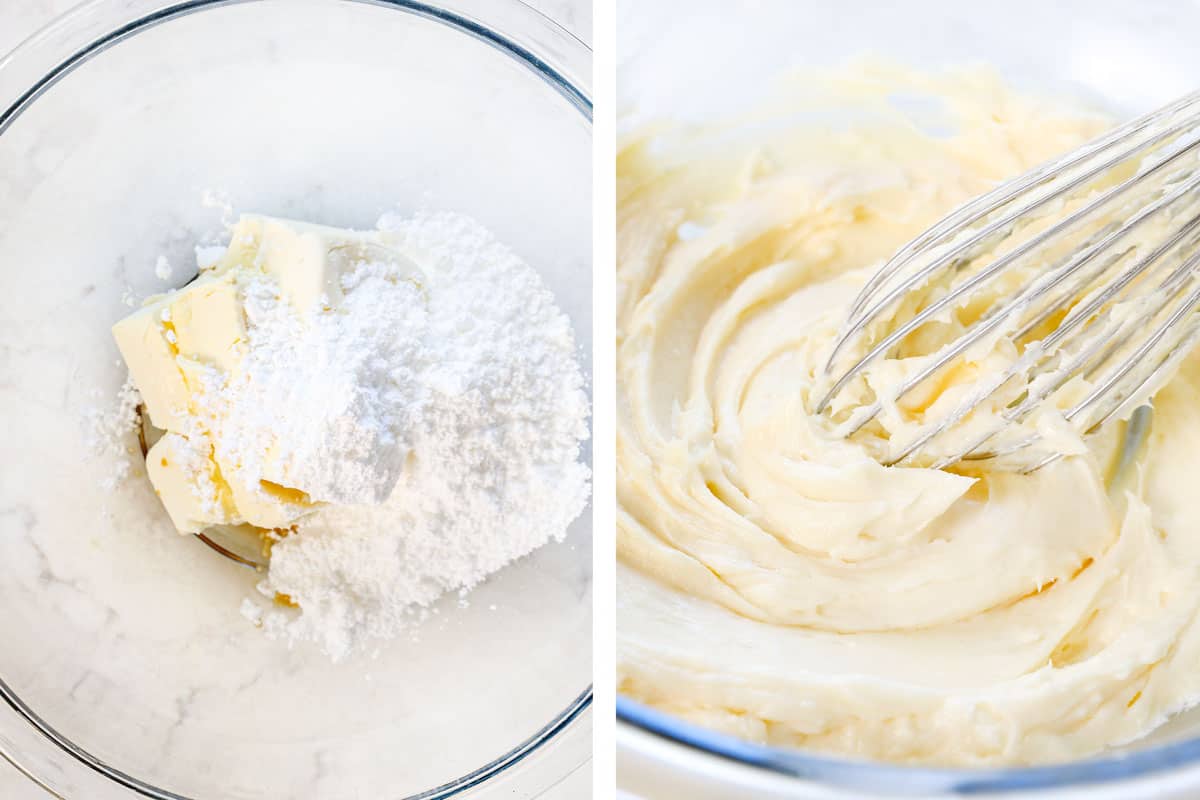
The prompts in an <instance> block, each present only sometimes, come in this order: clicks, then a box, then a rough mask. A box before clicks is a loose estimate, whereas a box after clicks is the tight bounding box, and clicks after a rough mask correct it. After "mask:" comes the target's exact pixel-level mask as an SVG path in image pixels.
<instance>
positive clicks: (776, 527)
mask: <svg viewBox="0 0 1200 800" xmlns="http://www.w3.org/2000/svg"><path fill="white" fill-rule="evenodd" d="M799 86H800V84H797V85H796V86H792V87H791V88H790V89H788V90H787V91H785V92H783V94H782V96H781V97H779V98H774V99H773V100H772V101H771V102H770V103H769V104H768V105H767V106H766V107H765V108H764V109H760V110H758V111H756V112H754V113H752V114H749V115H747V116H745V117H740V118H738V119H737V120H735V121H732V122H729V123H714V124H711V125H707V126H705V127H703V128H696V127H689V128H683V127H679V126H671V125H657V126H654V127H652V128H650V129H649V132H647V131H646V130H643V131H642V132H641V133H639V134H638V135H636V136H631V137H629V138H628V139H627V141H626V142H625V143H624V145H623V146H622V148H621V151H620V153H619V159H618V245H617V248H618V274H617V283H618V293H617V328H618V340H617V371H618V409H617V468H618V477H617V488H618V501H619V508H618V550H619V557H620V561H621V564H622V566H621V567H620V568H619V580H618V596H619V609H618V681H619V689H620V691H622V692H623V693H625V694H626V695H628V696H631V697H633V698H635V699H638V700H641V701H643V702H646V703H649V704H651V705H653V706H656V707H658V708H661V709H664V710H667V711H670V712H673V713H676V714H678V715H681V716H683V717H685V718H687V719H689V720H692V721H695V722H699V723H701V724H704V725H707V726H710V727H714V728H717V729H720V730H723V731H727V732H730V733H733V734H736V735H738V736H742V737H745V738H748V739H752V740H754V741H759V742H766V743H771V744H777V745H795V746H801V747H806V748H814V749H818V750H821V751H830V752H837V753H843V754H851V755H857V756H864V757H870V758H879V759H887V760H894V761H905V762H921V763H937V764H991V763H994V764H1003V763H1029V762H1048V761H1057V760H1062V759H1066V758H1072V757H1077V756H1080V755H1084V754H1088V753H1093V752H1096V751H1098V750H1100V749H1102V748H1104V747H1106V746H1110V745H1113V744H1119V743H1123V742H1126V741H1129V740H1131V739H1134V738H1136V737H1138V736H1141V735H1143V734H1144V733H1146V732H1147V731H1149V730H1151V729H1153V728H1154V727H1156V726H1157V725H1159V724H1160V723H1161V722H1162V721H1163V720H1164V719H1165V718H1166V717H1167V716H1168V715H1169V714H1171V713H1173V712H1175V711H1178V710H1180V709H1182V708H1184V707H1186V706H1189V705H1191V704H1192V703H1193V702H1194V701H1195V700H1196V699H1197V698H1198V697H1200V671H1197V670H1195V669H1194V665H1195V664H1196V663H1200V661H1198V659H1200V633H1198V628H1197V625H1196V612H1197V603H1198V601H1200V589H1197V588H1196V587H1197V586H1198V585H1200V584H1198V582H1197V579H1198V578H1200V574H1198V573H1200V523H1198V521H1197V515H1196V512H1195V511H1194V508H1195V504H1194V503H1192V502H1191V501H1190V498H1189V496H1188V492H1189V490H1190V483H1191V480H1190V479H1189V477H1188V476H1189V474H1190V470H1189V464H1190V459H1191V458H1193V457H1194V454H1195V453H1196V452H1197V451H1198V450H1200V411H1198V410H1197V408H1196V403H1195V397H1196V384H1197V383H1198V382H1200V358H1197V357H1195V356H1193V357H1190V358H1189V359H1188V360H1187V361H1185V363H1184V364H1183V366H1182V367H1181V368H1180V371H1179V372H1178V373H1177V374H1176V375H1175V376H1174V377H1173V378H1172V379H1171V380H1170V381H1169V382H1168V383H1167V385H1166V386H1165V387H1164V388H1162V389H1161V390H1160V391H1159V392H1158V393H1157V395H1156V396H1155V397H1154V402H1153V405H1154V417H1153V429H1152V433H1151V436H1150V441H1149V444H1148V446H1147V447H1146V450H1145V452H1144V454H1143V455H1142V456H1141V458H1140V460H1139V461H1138V463H1137V464H1136V466H1135V471H1134V472H1133V473H1132V477H1131V479H1130V480H1128V481H1124V482H1122V483H1121V486H1120V491H1115V490H1114V491H1112V492H1110V491H1109V489H1108V487H1107V486H1106V481H1107V480H1108V478H1109V477H1110V472H1111V469H1112V465H1113V462H1114V455H1115V453H1116V452H1117V450H1118V445H1119V442H1120V439H1121V436H1122V435H1123V430H1124V426H1123V423H1120V422H1117V423H1114V424H1112V425H1109V426H1107V427H1106V428H1105V429H1104V431H1103V432H1102V433H1101V434H1100V435H1097V436H1094V437H1091V438H1089V439H1087V440H1086V442H1084V441H1081V440H1078V438H1077V437H1074V436H1073V435H1070V434H1069V433H1063V432H1062V431H1055V433H1056V434H1061V436H1062V441H1061V442H1059V444H1060V445H1061V446H1062V447H1063V448H1065V449H1069V450H1071V452H1073V453H1074V455H1072V456H1071V457H1070V458H1067V459H1065V460H1063V461H1060V462H1058V463H1055V464H1053V465H1051V466H1049V467H1047V468H1045V469H1043V470H1040V471H1039V472H1037V473H1035V474H1033V475H1030V476H1023V475H1018V474H1015V473H1013V472H1011V471H1002V470H999V469H997V470H992V471H989V470H986V469H984V470H981V471H978V472H976V473H973V474H962V473H955V472H950V471H942V470H932V469H925V468H889V467H883V466H880V464H879V463H878V461H877V460H876V457H875V456H876V455H877V453H876V454H874V455H873V453H872V452H871V448H870V447H865V446H864V445H863V444H862V443H861V442H859V441H846V440H843V439H840V438H838V437H836V436H834V435H832V434H831V432H830V429H829V425H827V424H826V423H825V422H824V421H823V420H821V419H817V418H814V416H813V415H811V414H810V411H809V409H810V407H811V397H810V395H811V393H812V392H813V391H814V386H815V385H817V384H818V383H819V380H820V379H819V377H818V376H819V372H820V369H821V367H822V366H823V365H824V358H825V357H826V356H827V354H828V350H829V347H830V344H831V340H832V338H833V337H834V336H835V335H836V333H837V331H838V329H839V326H840V325H841V322H842V319H843V318H844V316H845V313H846V310H847V306H848V304H849V303H850V302H851V301H852V300H853V298H854V296H855V294H856V293H857V291H858V290H859V289H860V288H861V286H862V285H863V283H864V282H865V281H866V280H867V279H868V278H869V277H870V275H871V274H872V271H873V270H874V269H875V268H876V267H877V266H878V265H879V264H880V263H881V261H882V260H884V259H885V258H886V257H887V256H889V255H890V254H891V253H892V252H893V251H894V250H895V249H896V248H897V247H899V246H900V245H901V244H903V243H904V242H905V241H907V240H908V239H909V238H911V237H912V236H914V235H916V234H917V233H919V232H920V231H921V230H922V229H924V228H925V227H926V226H928V225H929V224H931V223H932V222H934V221H935V220H936V219H937V218H938V217H939V216H941V215H942V214H944V213H946V212H947V211H949V210H951V209H952V208H953V207H954V206H956V205H958V204H960V203H962V202H964V201H966V200H967V199H969V198H971V197H972V196H974V195H976V194H979V193H980V192H982V191H985V190H986V189H988V188H990V187H991V186H993V185H995V183H996V182H997V181H999V180H1003V179H1005V178H1008V177H1011V176H1012V175H1015V174H1017V173H1019V172H1020V171H1022V170H1024V169H1026V168H1028V167H1030V166H1032V165H1034V164H1036V163H1039V162H1041V161H1043V160H1045V159H1046V158H1049V157H1050V156H1053V155H1056V154H1058V153H1060V152H1063V151H1065V150H1068V149H1070V148H1071V147H1074V146H1076V145H1078V144H1081V143H1082V142H1084V141H1086V140H1088V139H1089V138H1092V137H1093V136H1095V135H1096V134H1097V133H1098V132H1100V131H1102V130H1103V129H1104V128H1105V127H1106V126H1107V122H1106V121H1105V120H1104V119H1103V118H1101V117H1100V116H1098V115H1094V114H1088V113H1083V112H1080V111H1075V110H1064V109H1063V108H1061V107H1059V106H1056V105H1054V104H1051V103H1049V102H1046V101H1040V100H1035V99H1029V98H1025V97H1023V96H1020V95H1017V94H1015V93H1013V92H1011V91H1009V90H1008V89H1006V88H1005V87H1003V86H1002V85H1001V84H1000V83H999V82H998V81H996V80H995V79H994V78H992V77H990V76H989V75H987V74H984V73H969V74H968V73H963V74H959V75H953V76H942V77H937V78H934V77H929V76H921V75H909V74H900V73H899V72H897V71H894V70H884V69H881V68H878V67H869V66H868V67H861V68H858V69H855V70H853V71H850V72H846V73H843V74H841V75H838V76H834V77H829V76H825V78H823V79H822V80H821V81H814V80H813V79H812V78H811V77H810V78H807V79H806V80H805V82H804V83H803V88H798V87H799ZM801 96H802V97H801ZM912 97H924V98H929V100H928V101H927V103H926V105H928V106H929V111H928V112H927V113H926V115H925V116H926V118H925V119H923V120H922V123H921V124H919V125H916V124H913V123H912V122H911V121H909V120H911V118H912V115H911V109H909V112H910V113H907V114H906V113H902V110H901V108H899V107H898V105H903V103H902V102H901V101H903V100H904V99H905V98H912ZM798 109H803V110H804V113H803V114H799V113H797V110H798ZM846 109H853V113H847V111H846ZM993 344H994V346H993V347H990V349H986V348H985V349H986V352H982V353H978V354H976V357H975V358H973V360H971V361H970V363H969V364H967V365H966V366H965V367H964V368H969V369H970V370H974V372H973V373H972V374H979V373H982V372H986V371H987V370H989V369H993V368H995V365H994V364H993V362H992V361H989V359H995V358H1001V360H1003V357H1004V354H1005V352H1006V350H1005V343H1004V342H1003V341H997V342H994V343H993ZM997 354H999V355H997ZM893 369H899V367H893ZM962 377H963V374H962V373H959V378H962ZM892 378H893V379H897V378H898V373H897V375H893V376H892ZM880 380H882V379H880ZM951 383H953V382H951ZM944 388H945V387H944Z"/></svg>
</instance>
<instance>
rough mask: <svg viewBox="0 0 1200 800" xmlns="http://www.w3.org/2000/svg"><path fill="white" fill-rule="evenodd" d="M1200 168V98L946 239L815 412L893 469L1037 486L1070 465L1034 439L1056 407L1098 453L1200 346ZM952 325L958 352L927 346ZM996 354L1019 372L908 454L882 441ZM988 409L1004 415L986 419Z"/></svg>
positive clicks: (985, 379)
mask: <svg viewBox="0 0 1200 800" xmlns="http://www.w3.org/2000/svg"><path fill="white" fill-rule="evenodd" d="M1198 151H1200V92H1197V93H1195V94H1192V95H1189V96H1187V97H1184V98H1182V99H1180V100H1178V101H1176V102H1174V103H1172V104H1170V105H1168V106H1166V107H1164V108H1161V109H1159V110H1158V111H1154V112H1152V113H1150V114H1148V115H1146V116H1144V117H1141V118H1139V119H1136V120H1134V121H1132V122H1129V123H1127V124H1125V125H1123V126H1120V127H1118V128H1116V129H1114V130H1112V131H1110V132H1109V133H1107V134H1105V135H1104V136H1101V137H1100V138H1098V139H1096V140H1094V141H1092V142H1089V143H1088V144H1086V145H1084V146H1082V147H1080V148H1078V149H1077V150H1074V151H1072V152H1070V153H1068V154H1066V155H1064V156H1061V157H1059V158H1057V159H1054V160H1052V161H1049V162H1047V163H1045V164H1043V165H1041V166H1038V167H1035V168H1034V169H1032V170H1030V171H1029V172H1027V173H1025V174H1024V175H1021V176H1019V177H1017V178H1015V179H1013V180H1011V181H1009V182H1007V183H1004V184H1002V185H1000V186H998V187H997V188H995V189H994V190H992V191H990V192H988V193H987V194H984V195H982V196H980V197H978V198H976V199H974V200H972V201H971V202H969V203H967V204H966V205H964V206H962V207H960V208H959V209H957V210H956V211H954V212H952V213H951V214H949V215H948V216H946V217H945V218H943V219H942V220H940V221H939V222H937V223H936V224H934V225H933V226H932V227H930V228H929V229H928V230H926V231H925V232H924V233H922V234H920V235H919V236H917V237H916V238H915V239H913V240H912V241H911V242H909V243H908V244H906V245H904V246H903V247H902V248H900V250H899V251H898V252H897V253H896V254H895V255H894V256H893V257H892V258H891V259H889V260H888V261H887V262H886V263H885V264H884V265H883V266H882V267H881V268H880V269H879V270H878V271H877V272H876V273H875V274H874V276H873V277H871V279H870V280H869V281H868V282H867V283H866V285H865V286H864V287H863V289H862V291H861V292H860V293H859V295H858V296H857V298H856V299H855V300H854V302H853V303H852V305H851V307H850V310H849V312H848V314H847V317H846V319H845V321H844V323H843V325H842V328H841V330H840V333H839V336H838V337H837V339H836V340H835V343H834V345H833V347H832V351H831V353H830V355H829V358H828V362H827V363H826V365H825V367H824V372H823V374H822V375H821V376H820V381H819V382H818V384H817V391H814V393H813V396H814V397H819V398H820V399H819V400H818V401H817V402H816V404H815V406H814V407H813V409H812V410H813V411H814V412H815V413H817V414H821V415H825V417H827V418H828V419H829V420H830V422H831V424H832V425H833V427H834V430H835V431H836V432H837V433H838V434H839V435H841V436H843V437H859V438H870V439H872V440H879V439H885V440H886V441H885V444H884V445H883V446H882V453H881V454H880V455H879V459H880V461H881V463H884V464H885V465H921V466H933V467H935V468H942V467H947V466H951V465H954V464H958V463H959V462H964V461H980V460H992V461H993V465H994V466H998V467H1001V468H1009V469H1014V470H1017V471H1020V472H1026V473H1027V472H1032V471H1034V470H1037V469H1040V468H1041V467H1043V466H1045V465H1047V464H1049V463H1051V462H1053V461H1056V460H1058V459H1059V458H1062V457H1063V455H1064V452H1063V451H1062V448H1061V447H1059V446H1057V445H1056V444H1055V440H1054V437H1053V436H1047V435H1046V432H1045V431H1044V430H1042V429H1040V428H1039V426H1037V425H1035V424H1033V421H1034V420H1036V419H1037V417H1038V412H1039V410H1041V409H1045V408H1047V407H1048V405H1050V404H1054V408H1055V410H1056V411H1057V412H1058V413H1061V417H1062V419H1064V420H1065V421H1066V422H1067V423H1068V425H1069V426H1070V427H1071V428H1072V429H1073V430H1074V431H1075V432H1076V433H1078V434H1080V435H1082V436H1087V435H1090V434H1093V433H1095V432H1096V431H1098V430H1099V429H1100V428H1101V426H1103V425H1104V424H1105V423H1106V422H1108V421H1109V420H1112V419H1119V418H1122V417H1123V416H1124V415H1125V413H1126V412H1127V411H1129V410H1131V409H1133V408H1136V407H1137V406H1139V405H1142V404H1144V403H1145V402H1146V399H1147V398H1148V396H1149V394H1151V393H1152V392H1153V391H1154V390H1155V389H1156V388H1157V386H1158V385H1159V383H1160V380H1161V378H1163V377H1165V376H1167V375H1169V374H1170V373H1171V370H1172V369H1173V368H1174V366H1176V365H1177V363H1178V362H1179V361H1180V360H1181V359H1182V358H1183V357H1184V356H1185V355H1187V353H1188V352H1190V350H1191V349H1192V347H1193V345H1194V344H1195V343H1196V340H1197V338H1198V336H1200V314H1197V311H1196V310H1197V308H1198V307H1200V192H1198V190H1200V161H1198ZM1025 275H1029V276H1030V277H1029V278H1028V279H1027V280H1026V281H1025V282H1024V284H1023V285H1021V284H1018V283H1017V281H1018V280H1020V278H1022V277H1024V276H1025ZM993 294H994V295H995V298H994V299H993V298H992V297H991V295H993ZM964 309H970V312H969V313H964ZM956 313H960V314H964V316H965V317H966V319H957V318H955V317H953V315H954V314H956ZM947 320H949V323H947ZM945 324H950V325H951V326H952V329H954V330H956V335H955V336H954V337H952V338H950V339H949V341H947V342H945V343H943V344H939V345H938V346H936V347H934V346H930V345H928V344H924V345H923V344H922V342H927V341H928V339H922V338H921V332H922V330H925V329H927V326H931V325H945ZM998 338H1000V339H1002V338H1007V339H1008V340H1009V341H1011V342H1012V343H1013V344H1014V345H1015V349H1014V350H1013V352H1014V353H1015V356H1014V357H1013V358H1012V359H1011V361H1009V362H1008V363H1007V365H1006V366H1002V367H1001V368H998V369H996V370H994V371H991V372H988V371H983V372H982V373H981V376H980V377H978V378H976V379H975V380H973V381H971V382H969V383H968V385H966V386H964V387H961V388H962V390H963V391H961V392H960V394H961V396H957V395H956V396H955V397H954V398H953V403H952V404H951V407H950V408H949V409H948V410H947V408H945V404H937V411H936V414H934V413H927V414H926V415H925V416H923V415H922V412H921V411H920V410H918V411H916V412H915V419H916V424H915V425H914V426H912V428H913V430H911V431H907V430H906V433H907V434H908V435H907V436H906V438H905V439H904V440H903V441H895V438H896V437H895V436H890V435H882V434H881V433H880V430H881V428H882V422H881V414H884V413H885V409H886V408H889V407H891V404H894V403H897V402H903V401H905V399H906V398H912V397H914V396H916V395H915V394H914V390H917V389H918V388H919V387H922V386H931V385H934V386H936V385H937V384H936V383H927V382H936V381H938V380H939V378H940V379H941V380H943V381H944V380H945V379H946V377H947V375H948V374H949V370H950V369H952V368H953V365H954V363H955V362H956V360H958V361H959V362H961V360H962V359H963V358H965V357H969V356H970V354H971V353H972V352H974V351H973V348H976V349H977V348H983V347H986V346H987V345H988V343H989V342H994V341H996V340H997V339H998ZM922 348H924V352H923V351H922ZM890 358H918V359H921V360H920V361H917V362H915V364H916V367H915V371H914V372H912V373H911V374H910V375H906V376H905V377H903V378H902V380H899V381H895V382H894V383H895V384H896V385H894V386H886V385H885V384H886V382H885V381H876V382H874V383H873V382H872V381H871V370H872V368H873V367H877V365H878V364H879V362H881V360H886V359H890ZM1073 379H1078V380H1073ZM1068 383H1071V387H1072V389H1071V390H1070V391H1071V393H1070V394H1069V395H1068V396H1067V401H1069V402H1067V401H1064V400H1063V399H1062V397H1063V396H1064V395H1067V394H1068V393H1067V390H1064V389H1063V387H1064V386H1066V385H1067V384H1068ZM876 384H879V385H876ZM1080 387H1082V388H1080ZM985 404H990V408H992V409H998V410H997V413H993V414H991V415H976V416H975V417H972V414H973V412H976V411H977V410H978V409H980V408H981V407H982V406H984V405H985ZM925 411H926V412H933V407H932V406H931V407H930V408H928V409H926V410H925ZM979 419H982V420H983V421H982V423H978V420H979ZM972 420H975V421H976V424H967V423H968V422H972ZM884 434H886V431H884ZM889 436H890V438H889Z"/></svg>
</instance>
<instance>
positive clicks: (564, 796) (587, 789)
mask: <svg viewBox="0 0 1200 800" xmlns="http://www.w3.org/2000/svg"><path fill="white" fill-rule="evenodd" d="M76 2H77V0H0V55H2V54H4V53H7V52H8V51H9V50H10V49H12V47H14V46H15V45H16V44H18V43H19V42H20V41H22V40H23V39H24V38H25V37H26V36H28V35H29V34H31V33H32V32H34V31H35V30H36V29H37V28H39V27H41V26H42V25H44V24H45V23H47V22H49V21H50V20H51V19H53V18H54V17H55V16H57V15H58V14H61V13H63V12H64V11H66V10H68V9H69V8H71V7H72V6H74V5H75V4H76ZM528 2H529V4H530V5H532V6H534V7H535V8H537V9H539V10H540V11H542V12H543V13H545V14H547V15H548V16H550V17H552V18H553V19H555V20H557V21H558V22H560V23H561V24H562V25H564V27H566V28H567V29H568V30H570V31H571V32H572V33H574V34H575V35H576V36H577V37H579V38H580V39H582V40H583V41H584V42H587V43H589V44H590V42H591V38H592V14H591V2H590V0H528ZM591 786H592V770H591V763H590V762H589V763H588V764H585V765H584V766H583V767H581V768H580V769H578V770H577V771H575V772H574V773H572V774H571V775H569V776H568V777H567V778H565V779H564V780H563V781H562V782H560V783H559V784H558V785H557V786H555V787H553V788H552V789H550V790H549V791H548V792H546V793H545V794H544V795H543V797H545V798H549V800H575V799H576V798H583V797H588V796H590V795H591ZM48 796H49V795H47V794H45V793H44V792H43V791H41V790H40V789H39V788H37V787H36V786H34V785H33V784H32V783H30V782H29V781H28V780H27V779H26V778H24V777H23V776H22V775H20V774H19V773H17V772H16V771H15V770H14V769H12V767H10V766H9V765H8V764H6V763H5V762H3V761H2V760H0V798H2V800H45V798H46V797H48ZM70 800H77V799H76V798H70Z"/></svg>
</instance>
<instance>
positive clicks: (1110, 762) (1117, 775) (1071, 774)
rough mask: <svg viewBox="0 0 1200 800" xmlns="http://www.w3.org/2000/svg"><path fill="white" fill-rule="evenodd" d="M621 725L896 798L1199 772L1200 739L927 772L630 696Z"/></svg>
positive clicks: (621, 701) (1097, 784) (623, 701)
mask: <svg viewBox="0 0 1200 800" xmlns="http://www.w3.org/2000/svg"><path fill="white" fill-rule="evenodd" d="M617 719H618V720H619V721H620V722H622V723H624V724H627V725H630V726H632V727H634V728H638V729H640V730H642V731H645V732H647V733H650V734H653V735H654V736H657V737H659V738H661V739H666V740H668V741H671V742H673V743H675V744H678V745H682V746H684V747H685V748H687V749H688V750H690V751H692V752H694V753H698V754H704V755H706V756H716V757H717V758H720V759H723V760H727V761H732V762H736V763H737V764H740V765H744V766H750V767H756V768H758V769H761V770H764V771H766V772H769V773H774V774H777V775H783V776H787V777H790V778H797V779H803V780H805V781H810V782H816V783H818V784H821V785H825V786H829V787H839V788H843V789H850V790H856V791H870V792H872V793H875V794H876V795H878V794H884V795H889V796H895V797H913V796H918V797H930V796H934V795H967V796H986V795H989V794H999V793H1004V792H1016V791H1023V792H1035V791H1042V790H1050V789H1065V788H1075V789H1078V788H1083V787H1092V788H1094V789H1096V790H1099V789H1100V788H1102V787H1105V786H1107V787H1113V786H1114V785H1115V784H1118V783H1121V782H1127V781H1132V780H1135V779H1138V778H1147V777H1150V776H1153V775H1158V774H1161V773H1165V772H1167V771H1170V770H1177V769H1179V768H1181V767H1185V766H1195V765H1196V764H1197V762H1200V737H1192V738H1189V739H1184V740H1181V741H1177V742H1169V743H1165V744H1161V745H1156V746H1153V747H1148V748H1146V749H1144V750H1135V751H1132V752H1129V753H1121V754H1109V755H1101V756H1095V757H1091V758H1085V759H1081V760H1079V761H1073V762H1070V763H1064V764H1046V765H1037V766H1019V767H986V768H984V767H927V766H915V765H907V764H887V763H883V762H878V761H868V760H866V759H855V758H848V757H842V756H834V755H826V754H820V753H813V752H806V751H803V750H799V749H791V748H785V747H771V746H768V745H762V744H756V743H754V742H750V741H747V740H744V739H739V738H737V737H735V736H730V735H728V734H725V733H720V732H717V731H714V730H711V729H709V728H705V727H702V726H700V725H695V724H693V723H691V722H687V721H686V720H684V719H681V718H680V717H677V716H675V715H673V714H668V713H666V712H663V711H659V710H657V709H654V708H651V707H650V706H648V705H646V704H644V703H640V702H638V701H636V700H633V699H631V698H629V697H622V696H620V695H618V697H617Z"/></svg>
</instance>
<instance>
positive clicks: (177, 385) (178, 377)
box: [112, 301, 189, 429]
mask: <svg viewBox="0 0 1200 800" xmlns="http://www.w3.org/2000/svg"><path fill="white" fill-rule="evenodd" d="M166 308H167V306H166V304H165V303H164V302H162V301H159V302H156V303H152V304H150V305H148V306H146V307H145V308H142V309H139V310H138V311H135V312H134V313H132V314H130V315H129V316H128V317H126V318H125V319H123V320H121V321H120V322H118V323H117V324H116V325H114V326H113V328H112V334H113V338H114V339H115V340H116V342H117V348H118V349H120V351H121V357H122V358H124V359H125V365H126V366H127V367H128V368H129V374H130V375H131V376H132V377H133V382H134V384H135V385H136V386H137V388H138V391H139V392H140V393H141V395H142V402H143V403H145V406H146V413H147V414H149V416H150V421H151V422H152V423H153V424H154V425H155V427H158V428H164V429H170V428H176V427H178V423H179V420H181V419H182V417H183V415H186V414H187V411H188V398H189V393H188V389H187V384H186V383H185V382H184V379H183V373H182V372H180V370H179V366H178V365H177V364H176V363H175V356H176V354H177V350H176V348H175V345H174V344H172V343H171V342H170V341H169V339H168V333H169V332H170V328H169V327H168V326H167V325H166V324H165V323H164V321H163V319H162V315H163V311H164V310H165V309H166Z"/></svg>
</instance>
